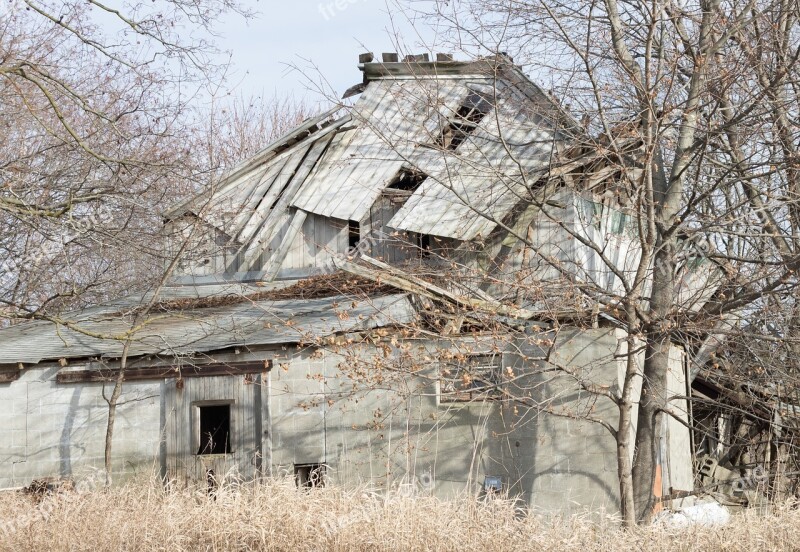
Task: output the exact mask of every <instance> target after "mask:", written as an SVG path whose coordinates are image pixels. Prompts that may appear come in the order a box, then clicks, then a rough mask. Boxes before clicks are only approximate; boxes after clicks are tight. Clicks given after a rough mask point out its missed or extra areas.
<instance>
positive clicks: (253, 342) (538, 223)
mask: <svg viewBox="0 0 800 552" xmlns="http://www.w3.org/2000/svg"><path fill="white" fill-rule="evenodd" d="M359 68H360V70H361V72H362V74H363V82H362V83H360V84H358V85H356V86H354V87H353V88H351V89H350V90H348V92H347V93H346V97H348V98H352V99H348V101H347V102H346V103H347V105H344V106H339V107H338V108H337V109H334V110H332V111H330V112H327V113H324V114H322V115H320V116H318V117H315V118H313V119H310V120H308V121H306V122H304V123H303V124H302V125H300V126H299V127H297V128H296V129H294V130H293V131H291V132H290V133H288V134H287V135H285V136H284V137H282V138H281V139H279V140H277V141H276V142H274V143H273V144H271V145H270V146H269V147H267V148H266V149H264V150H263V151H261V152H260V153H258V154H257V155H256V156H254V157H253V158H252V159H249V160H247V161H246V162H244V163H242V164H241V165H239V166H238V167H236V168H234V169H233V170H231V171H230V172H229V173H228V174H227V175H226V176H225V177H224V178H221V179H220V180H219V181H218V182H217V184H216V185H215V186H214V187H213V188H212V189H210V190H208V191H207V192H205V193H203V194H201V195H200V196H198V197H196V198H194V199H192V200H191V201H189V202H187V203H186V204H184V205H182V206H179V207H177V208H175V209H173V210H171V211H170V212H169V213H167V215H166V217H165V220H166V223H165V232H166V234H167V235H168V236H169V238H170V243H171V244H172V246H171V247H172V248H173V251H174V252H175V253H176V254H177V252H180V251H181V250H182V249H185V252H184V253H183V257H182V259H181V263H180V264H179V266H178V269H177V272H176V273H175V274H174V275H173V276H172V277H171V279H170V281H169V284H168V285H167V286H166V287H163V288H162V289H159V290H158V296H157V298H156V300H155V301H154V303H153V305H152V308H151V309H149V310H147V312H143V308H144V305H146V304H147V303H148V301H149V300H150V298H152V297H153V295H152V294H153V293H154V292H153V291H149V292H145V293H143V294H138V295H137V294H132V295H130V296H128V297H124V298H120V299H119V300H117V301H113V302H110V303H108V304H104V305H101V306H96V307H94V308H88V309H85V310H83V311H80V312H76V313H72V314H69V315H66V316H64V317H63V319H62V320H60V321H59V323H52V322H45V321H33V322H27V323H23V324H18V325H15V326H12V327H9V328H7V329H4V330H2V331H0V413H2V416H3V419H4V420H5V422H4V424H3V427H2V428H0V440H1V441H2V443H3V445H2V447H0V488H9V487H19V486H24V485H27V484H28V483H30V482H31V480H33V479H36V478H44V477H61V478H73V477H74V478H79V477H82V476H84V475H85V474H86V473H88V472H90V471H91V470H93V469H95V470H102V468H103V455H104V446H105V443H104V439H105V431H106V420H107V416H108V405H107V403H106V400H105V399H106V397H108V396H109V394H110V392H111V388H112V387H113V385H114V381H115V380H116V379H117V377H118V375H119V372H120V369H121V368H120V366H121V360H122V359H121V357H122V351H123V348H124V345H125V341H126V339H129V350H128V352H127V357H126V359H125V361H126V366H125V368H124V374H123V377H124V386H123V391H122V396H121V399H120V403H119V407H118V412H117V421H116V427H115V431H114V438H113V449H112V450H113V453H112V456H113V465H114V474H115V478H116V480H120V479H125V478H131V477H136V476H140V475H141V476H151V475H152V474H153V473H157V474H158V475H160V476H161V477H162V478H164V480H165V481H170V482H172V483H173V484H188V483H197V484H199V485H205V484H206V481H208V479H209V477H210V476H213V477H214V478H216V479H221V478H226V477H231V478H232V477H238V478H242V479H245V480H251V479H254V478H257V477H260V476H267V475H275V476H278V475H284V474H286V475H290V476H291V475H294V476H295V477H296V478H297V481H298V484H300V485H304V486H314V485H323V484H331V483H335V484H361V485H370V486H371V487H373V488H376V489H401V490H403V489H404V490H407V491H408V492H416V493H432V494H434V495H436V496H441V497H448V496H455V495H457V494H459V493H464V492H469V493H492V492H498V491H500V492H507V493H509V494H510V495H513V496H519V497H520V498H521V499H523V500H524V501H525V502H526V503H528V504H529V505H531V506H533V507H536V508H540V509H542V510H545V511H547V510H550V511H566V510H577V509H600V508H606V509H608V510H611V511H614V510H616V509H617V508H618V506H617V502H618V498H617V497H618V492H619V491H618V480H617V460H616V445H615V440H614V438H613V437H612V435H611V434H610V433H609V431H608V430H607V429H606V428H605V427H603V425H602V423H598V422H604V423H606V424H609V425H611V426H614V425H616V423H617V417H618V411H617V408H616V405H615V404H614V403H613V402H612V401H611V400H609V399H607V398H606V397H604V396H601V395H597V394H594V393H592V392H590V390H589V386H587V385H586V382H592V384H594V385H601V386H605V387H606V388H608V389H618V388H619V387H620V385H621V383H620V382H621V378H622V377H623V376H624V373H625V365H626V360H627V357H628V355H627V350H626V341H625V335H626V334H625V332H624V330H623V329H622V328H620V327H619V325H618V324H616V323H615V320H614V318H613V316H612V314H613V313H607V312H605V311H603V312H601V311H600V310H599V309H598V308H597V306H596V305H595V304H592V302H591V301H589V300H588V299H587V297H586V295H584V294H581V293H580V291H579V289H580V288H581V286H583V285H592V286H595V287H596V288H597V289H601V290H606V291H607V292H608V293H614V292H615V290H618V289H619V286H620V281H619V275H620V274H624V273H625V272H626V271H630V270H634V269H635V267H636V265H637V263H638V260H639V257H638V253H637V246H636V244H637V231H636V228H635V225H634V224H633V223H632V221H633V219H634V217H633V216H631V211H630V207H629V206H628V205H626V204H625V202H624V200H621V199H620V198H621V197H624V194H619V193H615V190H617V191H618V189H619V188H620V187H623V186H625V181H626V178H629V177H630V175H625V174H620V172H621V170H622V169H620V167H621V166H622V165H621V164H616V163H614V162H613V159H612V160H611V161H609V157H608V156H607V155H600V154H597V152H594V153H593V152H591V151H586V150H584V149H581V146H580V145H576V144H577V142H578V140H577V138H576V136H579V135H580V133H581V132H583V129H582V127H581V125H579V124H578V123H576V122H575V121H574V120H572V119H571V118H570V116H569V115H568V113H566V111H565V110H564V109H562V108H561V106H559V104H558V103H557V102H556V101H555V100H554V99H553V98H552V97H551V96H550V95H549V94H547V93H545V92H543V91H542V90H541V89H540V88H539V87H537V86H536V85H535V84H534V83H532V82H531V81H530V80H529V79H528V78H527V77H526V76H525V75H524V74H523V73H522V72H521V70H520V69H519V68H518V67H516V66H514V65H513V63H512V62H511V60H510V59H508V58H506V57H504V56H497V57H491V58H481V59H478V60H474V61H467V62H461V61H453V60H452V58H451V57H449V56H444V55H440V56H437V60H436V61H429V59H428V57H427V55H426V56H412V57H409V58H406V59H402V60H401V59H398V57H397V55H396V54H384V57H383V60H382V61H377V60H375V59H373V56H372V55H364V56H362V57H361V58H360V60H359ZM631 147H632V148H635V144H632V146H631ZM556 158H558V159H567V160H568V162H564V163H560V164H558V165H556V164H554V163H553V160H554V159H556ZM519 236H523V237H525V239H524V240H521V239H519ZM182 244H188V246H187V247H185V248H182ZM601 251H602V253H603V254H602V256H601V253H600V252H601ZM601 257H602V258H601ZM609 262H611V263H613V264H614V266H613V270H612V269H611V268H609ZM698 266H699V264H698ZM698 266H694V267H693V268H694V270H693V271H691V272H687V274H686V275H685V276H686V277H685V278H684V280H683V284H684V285H683V287H682V288H681V293H682V294H683V295H684V296H685V301H686V303H687V304H689V305H690V307H689V308H697V307H698V306H699V305H702V303H703V301H705V300H706V299H707V298H708V294H709V290H708V286H703V285H698V284H697V282H699V281H707V280H708V274H710V272H703V271H702V270H700V269H699V268H698ZM134 324H136V328H137V329H136V331H135V332H133V333H128V332H130V330H131V328H132V326H133V325H134ZM641 354H642V353H634V352H631V355H633V356H634V359H635V361H636V362H641ZM670 387H671V389H672V390H673V391H674V396H675V397H682V398H676V399H674V400H673V401H672V404H671V406H672V408H673V410H674V412H677V413H679V417H680V418H681V419H669V422H668V423H667V424H666V427H664V428H663V435H662V439H661V441H662V444H663V449H662V452H663V454H662V455H661V459H660V461H661V470H662V471H661V474H662V479H661V481H662V486H663V489H662V490H663V494H665V495H666V494H669V493H673V492H675V491H680V490H683V491H690V490H692V489H693V487H694V470H693V466H692V450H691V435H690V431H689V429H688V425H687V424H688V421H689V408H688V406H687V404H686V400H685V397H686V396H687V394H688V393H689V382H688V379H687V361H686V355H685V352H684V351H683V350H682V349H681V347H679V346H677V345H676V346H674V362H673V367H672V371H671V374H670ZM634 419H635V417H634Z"/></svg>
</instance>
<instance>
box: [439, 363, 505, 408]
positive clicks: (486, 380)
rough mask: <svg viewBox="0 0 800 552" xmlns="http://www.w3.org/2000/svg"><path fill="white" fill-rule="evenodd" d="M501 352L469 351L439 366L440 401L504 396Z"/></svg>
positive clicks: (460, 400)
mask: <svg viewBox="0 0 800 552" xmlns="http://www.w3.org/2000/svg"><path fill="white" fill-rule="evenodd" d="M501 359H502V357H501V355H499V354H487V355H484V354H481V355H468V356H466V357H464V358H462V359H460V360H457V361H453V362H449V363H446V364H445V365H443V366H441V367H440V379H439V395H440V401H441V402H462V401H474V400H487V399H489V400H491V399H500V398H502V397H503V391H502V386H501V384H502V377H503V374H502V364H501Z"/></svg>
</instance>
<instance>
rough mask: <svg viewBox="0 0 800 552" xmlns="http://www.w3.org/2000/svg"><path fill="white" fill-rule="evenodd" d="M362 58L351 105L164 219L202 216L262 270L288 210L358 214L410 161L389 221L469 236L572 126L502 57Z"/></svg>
mask: <svg viewBox="0 0 800 552" xmlns="http://www.w3.org/2000/svg"><path fill="white" fill-rule="evenodd" d="M360 68H361V70H362V71H363V73H364V82H365V85H364V86H362V87H359V90H360V89H361V88H363V93H362V94H361V96H360V98H359V99H358V101H357V102H356V103H355V105H353V106H352V107H349V108H345V109H343V110H333V111H329V112H327V113H324V114H322V115H320V116H319V117H316V118H313V119H310V120H309V121H307V122H305V123H304V124H303V125H301V126H300V127H298V128H296V129H295V130H293V131H292V132H291V133H289V134H288V135H286V136H284V137H283V138H281V139H280V140H278V141H276V142H275V143H273V144H271V145H270V146H269V147H267V148H266V149H264V150H263V151H261V152H260V153H259V154H257V155H256V156H255V157H254V158H253V159H250V160H248V161H247V162H245V163H243V164H241V165H240V166H238V167H236V168H234V169H233V170H232V171H231V172H230V173H229V174H228V175H227V176H226V177H225V178H224V179H223V180H222V181H221V182H220V183H219V184H218V185H217V186H215V187H214V188H213V189H212V190H209V191H208V192H206V193H204V194H202V195H201V196H199V197H197V198H195V199H194V200H192V201H190V202H188V203H186V204H184V205H182V206H181V207H179V208H177V209H175V210H173V211H171V212H170V213H169V214H168V219H175V218H178V217H181V216H184V215H187V214H193V215H196V216H199V217H200V218H201V219H202V220H204V221H205V222H206V223H208V224H210V225H212V226H214V227H216V228H217V229H218V230H220V231H221V232H223V233H224V234H225V235H226V236H228V237H229V238H230V239H231V240H232V243H233V244H234V246H235V247H236V248H237V249H238V256H237V259H238V261H237V262H239V263H241V265H237V267H238V268H237V271H248V270H259V269H260V267H259V266H258V259H259V257H260V255H261V254H262V253H264V251H265V250H267V248H268V247H269V246H270V244H271V243H273V242H274V240H275V239H276V237H277V236H278V235H280V234H281V233H282V232H285V231H286V230H285V228H286V226H287V225H288V224H289V223H290V211H292V210H301V211H304V212H307V213H313V214H315V215H320V216H325V217H330V218H333V219H339V220H344V221H347V220H351V221H359V220H361V219H362V218H363V217H364V216H365V214H367V213H368V212H369V209H370V208H371V207H372V206H373V204H374V203H375V201H376V199H377V198H378V197H379V196H380V195H381V193H382V192H383V191H384V190H386V188H387V187H389V186H390V185H391V184H392V182H393V180H395V179H396V178H397V177H398V175H399V174H401V173H402V171H403V170H404V169H413V170H414V171H415V172H416V173H417V174H420V175H422V178H423V180H422V182H421V184H420V185H419V186H418V188H416V189H415V190H413V193H411V194H410V197H409V198H408V200H407V201H406V202H405V204H404V205H403V206H402V208H400V209H399V211H398V212H396V213H395V214H394V215H393V216H392V217H391V219H390V220H389V221H388V223H387V226H388V227H389V228H391V229H394V230H398V231H407V232H416V233H419V234H427V235H432V236H439V237H445V238H453V239H457V240H462V241H467V240H472V239H474V238H476V237H478V236H484V237H485V236H487V235H488V234H489V232H491V230H492V229H493V228H494V227H495V226H496V225H497V224H498V221H500V220H502V219H503V218H504V217H505V216H506V215H507V214H508V213H509V212H510V211H511V210H512V208H513V207H514V206H515V205H517V204H518V203H519V201H520V198H522V197H524V196H525V195H526V192H527V189H526V186H527V185H528V184H529V182H530V179H529V178H528V176H529V175H535V174H537V171H538V172H542V173H543V172H545V171H547V168H548V166H549V163H550V161H551V158H552V156H553V155H554V153H555V151H556V149H557V148H558V147H559V146H560V143H561V142H563V141H564V140H565V139H566V136H567V135H568V133H569V132H572V131H575V130H576V128H577V126H576V123H575V122H574V121H572V120H571V119H570V118H569V116H567V115H566V114H565V113H564V112H563V111H562V110H561V109H560V108H559V107H558V105H557V104H556V103H555V102H554V101H553V100H552V99H551V98H550V96H549V95H548V94H546V93H544V92H543V91H542V90H541V89H540V88H539V87H538V86H536V85H535V84H533V83H532V82H531V81H530V80H528V79H527V77H526V76H525V75H524V74H522V72H521V71H520V70H519V68H518V67H516V66H514V65H513V64H511V63H510V60H509V59H508V58H506V57H505V56H497V57H492V58H486V59H481V60H478V61H472V62H457V61H449V60H447V61H437V62H427V61H424V60H415V61H409V62H388V63H385V62H384V63H378V62H373V61H369V62H367V63H363V64H362V65H360ZM342 111H343V112H344V114H343V115H342V114H341V113H342ZM501 129H502V132H501ZM467 135H468V137H469V139H466V137H467ZM535 180H536V178H533V181H535Z"/></svg>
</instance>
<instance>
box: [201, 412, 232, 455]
mask: <svg viewBox="0 0 800 552" xmlns="http://www.w3.org/2000/svg"><path fill="white" fill-rule="evenodd" d="M198 408H199V409H200V448H199V449H198V451H197V454H228V453H229V452H231V405H229V404H221V405H214V406H200V407H198Z"/></svg>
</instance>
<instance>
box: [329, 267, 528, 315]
mask: <svg viewBox="0 0 800 552" xmlns="http://www.w3.org/2000/svg"><path fill="white" fill-rule="evenodd" d="M360 260H361V261H363V262H365V263H368V264H370V265H372V266H373V267H375V268H377V269H378V270H375V269H374V268H369V267H365V266H361V265H358V264H356V263H354V262H350V261H345V260H341V259H337V260H336V262H335V264H336V267H337V268H339V269H341V270H344V271H345V272H349V273H351V274H355V275H356V276H361V277H363V278H367V279H369V280H372V281H374V282H382V283H385V284H389V285H390V286H394V287H396V288H398V289H402V290H404V291H408V292H411V293H416V294H418V295H422V296H424V297H428V298H430V299H436V300H446V301H449V302H451V303H455V304H457V305H460V306H463V307H467V308H470V309H475V310H482V311H487V312H491V313H495V314H501V315H504V316H511V317H514V318H524V319H530V318H534V317H535V316H536V315H537V313H536V312H534V311H530V310H526V309H520V308H517V307H512V306H508V305H503V304H502V303H500V302H499V301H496V300H492V299H491V298H484V299H475V298H472V297H466V296H461V295H456V294H454V293H451V292H449V291H447V290H446V289H442V288H440V287H439V286H437V285H435V284H432V283H430V282H426V281H424V280H420V279H419V278H416V277H415V276H412V275H410V274H405V273H403V272H402V271H400V270H397V269H395V268H393V267H391V266H389V265H387V264H386V263H382V262H380V261H378V260H376V259H372V258H370V257H367V256H366V255H362V256H361V257H360Z"/></svg>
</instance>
